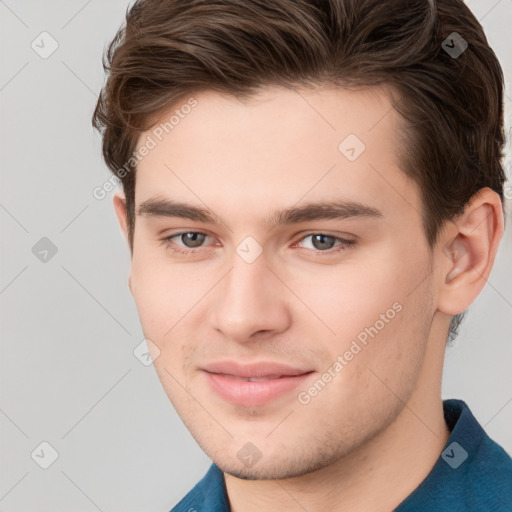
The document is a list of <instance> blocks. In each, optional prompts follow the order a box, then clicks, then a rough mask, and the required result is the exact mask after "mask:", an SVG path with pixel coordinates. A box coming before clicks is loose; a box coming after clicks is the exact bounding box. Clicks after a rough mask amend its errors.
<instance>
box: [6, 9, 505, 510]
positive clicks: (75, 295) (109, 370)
mask: <svg viewBox="0 0 512 512" xmlns="http://www.w3.org/2000/svg"><path fill="white" fill-rule="evenodd" d="M128 5H129V2H128V1H127V0H116V1H109V2H101V1H99V0H89V1H83V0H80V1H69V0H68V1H64V0H61V1H57V0H52V1H51V2H41V1H36V0H33V1H29V0H25V1H18V2H15V1H14V0H9V1H1V0H0V34H1V44H0V52H1V54H0V59H1V65H0V101H1V105H0V108H1V113H0V130H1V131H0V140H1V164H2V166H1V171H2V186H1V188H0V194H1V195H0V222H1V227H2V243H1V246H0V247H1V258H2V265H1V274H0V301H1V308H2V313H3V314H2V344H1V355H0V364H1V367H0V378H1V382H0V390H1V395H0V432H1V436H0V443H1V445H0V461H1V465H0V510H1V511H4V512H6V511H9V512H11V511H12V512H19V511H25V512H26V511H31V512H36V511H37V512H42V511H48V512H50V511H52V512H60V511H70V510H73V511H76V512H78V511H84V512H85V511H96V510H101V511H105V512H106V511H124V512H132V511H133V512H135V511H138V512H140V511H142V510H154V511H157V510H159V511H168V510H169V509H170V508H171V507H172V506H173V505H174V504H175V503H177V502H178V501H179V499H180V498H181V497H183V495H184V494H185V493H186V492H187V491H188V490H189V489H190V488H191V487H192V486H193V485H194V484H195V483H196V482H197V480H199V478H201V477H202V476H203V474H204V473H205V471H206V470H207V468H208V466H209V464H210V461H209V459H208V458H207V457H206V455H205V454H204V453H203V452H202V451H201V449H200V448H199V447H198V446H197V445H196V443H195V441H194V440H193V439H192V437H191V436H190V434H189V433H188V431H187V430H186V428H185V427H184V426H183V425H182V422H181V420H180V419H179V417H178V416H177V414H176V413H175V411H174V409H173V408H172V405H171V404H170V402H169V401H168V399H167V397H166V395H165V394H164V392H163V390H162V388H161V385H160V383H159V381H158V379H157V376H156V373H155V372H154V370H153V368H152V366H144V365H143V364H142V363H141V362H140V361H139V360H138V359H137V358H136V357H135V356H134V354H133V350H134V349H135V347H137V346H138V345H139V344H140V343H141V341H142V340H143V335H142V330H141V327H140V324H139V319H138V316H137V311H136V309H135V305H134V302H133V300H132V297H131V295H130V293H129V289H128V284H127V283H128V269H129V252H128V248H127V246H126V245H125V243H124V240H123V238H122V236H121V233H120V230H119V228H118V226H117V222H116V219H115V216H114V212H113V209H112V195H113V193H110V194H108V196H107V198H105V199H103V200H101V201H100V200H96V199H95V198H94V197H93V196H92V190H93V188H94V187H96V186H101V185H102V184H103V183H104V182H105V181H106V180H107V179H108V178H109V177H110V174H109V173H108V171H107V169H106V166H105V165H104V163H103V161H102V160H101V156H100V138H99V136H98V135H97V134H96V133H94V132H93V130H92V128H91V123H90V119H91V114H92V111H93V108H94V105H95V101H96V98H97V95H98V92H99V90H100V88H101V86H102V84H103V80H104V77H103V69H102V66H101V56H102V53H103V50H104V47H105V46H106V44H107V42H109V41H110V40H111V39H112V37H113V36H114V34H115V32H116V30H117V28H118V27H119V25H120V24H121V23H122V22H123V21H124V14H125V10H126V7H127V6H128ZM468 5H469V6H470V7H471V8H472V10H473V11H474V13H475V15H476V16H477V17H478V18H479V19H480V20H481V22H482V24H483V26H484V29H485V30H486V34H487V36H488V39H489V41H490V44H491V46H492V47H493V48H494V49H495V51H496V53H497V54H498V57H499V58H500V61H501V62H502V65H503V67H504V71H505V75H506V79H507V91H506V94H507V132H508V135H509V138H510V126H511V123H510V119H511V97H512V93H511V89H510V78H511V71H512V69H511V60H510V55H511V54H512V38H511V37H510V27H511V21H512V19H511V18H512V1H511V0H501V1H497V2H496V1H495V0H492V1H487V0H486V1H483V0H480V1H477V0H475V1H471V2H468ZM43 31H47V32H48V33H49V34H51V37H52V38H53V39H54V40H56V41H57V43H58V48H57V50H56V51H55V52H54V53H53V54H52V55H50V56H49V57H48V58H46V59H44V58H42V57H41V56H40V55H39V54H38V53H36V51H34V50H33V49H32V47H31V44H32V41H34V40H35V41H36V43H37V44H39V48H38V51H40V52H42V51H48V50H49V49H51V41H50V39H49V38H48V36H39V34H41V32H43ZM41 38H46V39H44V43H41V42H40V41H41ZM38 41H39V43H38ZM43 44H44V48H42V47H43ZM507 56H508V60H507V58H506V57H507ZM507 151H508V153H507V154H508V156H507V160H506V168H507V172H508V173H509V175H510V169H511V166H510V153H511V152H510V141H509V142H508V150H507ZM511 191H512V189H511V188H510V186H509V188H508V194H509V196H510V195H511ZM508 209H509V211H510V204H509V205H508ZM510 220H511V219H510V213H508V214H507V222H508V227H507V230H506V233H505V237H504V239H503V241H502V245H501V248H500V252H499V254H498V258H497V262H496V264H495V268H494V270H493V273H492V275H491V277H490V280H489V283H488V285H487V286H486V288H485V290H484V291H483V293H482V294H481V296H480V297H479V298H478V300H477V301H476V303H475V304H474V306H473V307H472V308H471V309H470V312H469V314H468V317H467V318H466V320H465V322H464V324H463V328H462V330H461V334H460V336H459V338H458V340H457V341H456V342H455V345H454V347H452V348H450V349H449V350H448V352H447V357H446V366H445V376H444V385H443V397H444V398H461V399H464V400H465V401H466V402H467V403H468V404H469V405H470V407H471V408H472V411H473V413H474V414H475V416H476V417H477V419H478V420H479V421H480V422H481V424H482V425H485V426H486V430H487V432H488V433H489V435H490V436H491V437H493V438H494V439H495V440H496V441H497V442H499V443H500V444H501V445H502V446H503V447H504V448H505V449H506V450H507V451H508V452H509V453H512V428H511V425H512V403H511V402H512V385H511V372H510V366H511V361H512V345H511V343H510V340H511V338H512V336H511V335H512V322H511V311H512V272H511V270H510V261H512V257H511V256H512V236H511V232H510V230H511V228H510ZM43 237H47V238H48V239H50V240H51V242H52V243H53V244H54V245H55V246H56V248H57V253H56V254H55V255H52V252H51V251H50V252H49V253H48V254H47V255H46V260H47V261H46V262H44V261H41V260H40V259H39V258H41V257H43V256H44V253H38V251H42V250H44V249H45V246H44V244H45V243H47V242H44V241H43V242H39V241H40V239H41V238H43ZM38 242H39V244H43V246H39V245H37V246H36V249H37V250H35V252H36V254H38V256H39V258H38V257H36V255H35V254H34V253H33V247H34V246H35V245H36V244H37V243H38ZM507 263H508V264H507ZM43 441H46V442H48V443H50V445H51V446H53V447H54V449H55V450H56V451H57V452H58V458H57V459H56V461H55V462H54V463H53V464H52V465H51V466H50V467H49V468H48V469H42V468H41V467H40V466H39V465H38V464H37V463H36V462H35V460H36V461H38V462H39V463H43V464H44V462H45V460H46V462H48V461H49V459H48V457H50V456H51V453H50V450H49V449H47V448H46V449H45V448H44V446H43V447H42V449H43V451H42V452H41V447H40V443H41V442H43ZM34 450H35V454H36V455H34V456H33V458H32V456H31V454H32V453H33V452H34ZM37 454H39V456H38V455H37Z"/></svg>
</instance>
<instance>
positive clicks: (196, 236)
mask: <svg viewBox="0 0 512 512" xmlns="http://www.w3.org/2000/svg"><path fill="white" fill-rule="evenodd" d="M174 238H178V240H180V241H181V242H183V243H184V244H185V246H184V248H182V246H180V245H178V244H176V243H175V242H173V241H172V240H173V239H174ZM206 238H210V237H209V236H208V235H207V234H206V233H202V232H200V231H183V232H181V233H175V234H174V235H171V236H168V237H166V238H165V239H164V242H165V244H166V246H167V247H168V248H169V249H171V250H172V251H174V252H177V253H180V254H187V253H191V252H195V251H194V248H198V247H201V244H202V243H203V242H204V240H205V239H206ZM188 244H190V245H188Z"/></svg>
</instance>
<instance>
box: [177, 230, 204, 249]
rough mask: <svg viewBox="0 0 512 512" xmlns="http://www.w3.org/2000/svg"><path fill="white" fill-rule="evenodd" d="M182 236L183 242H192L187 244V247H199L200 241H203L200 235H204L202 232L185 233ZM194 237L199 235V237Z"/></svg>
mask: <svg viewBox="0 0 512 512" xmlns="http://www.w3.org/2000/svg"><path fill="white" fill-rule="evenodd" d="M184 236H185V239H184V240H183V242H185V245H187V241H189V242H192V245H189V246H188V247H199V246H200V245H201V242H202V241H203V238H202V237H204V235H203V234H202V233H185V235H184ZM182 237H183V235H182ZM196 237H199V239H198V238H196Z"/></svg>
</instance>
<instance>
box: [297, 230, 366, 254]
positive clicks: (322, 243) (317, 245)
mask: <svg viewBox="0 0 512 512" xmlns="http://www.w3.org/2000/svg"><path fill="white" fill-rule="evenodd" d="M307 238H311V246H312V249H314V250H315V251H314V252H318V253H320V254H322V253H326V254H333V253H337V252H340V251H343V250H345V249H348V248H349V247H351V246H353V245H355V244H356V240H353V239H348V238H341V237H338V236H334V235H329V234H327V233H310V234H309V235H306V236H304V237H302V238H301V239H300V240H299V242H297V243H300V242H303V241H304V240H306V239H307ZM336 241H338V242H339V244H338V245H337V246H336V245H334V244H335V243H336Z"/></svg>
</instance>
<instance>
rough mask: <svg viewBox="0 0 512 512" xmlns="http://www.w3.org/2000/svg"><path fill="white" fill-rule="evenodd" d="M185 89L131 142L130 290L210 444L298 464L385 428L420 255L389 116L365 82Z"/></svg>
mask: <svg viewBox="0 0 512 512" xmlns="http://www.w3.org/2000/svg"><path fill="white" fill-rule="evenodd" d="M194 99H195V101H196V103H194V107H193V108H190V109H188V108H187V109H182V110H181V111H180V112H182V113H183V112H187V113H186V115H185V114H183V116H179V117H180V118H179V122H177V123H175V124H174V125H173V127H172V130H171V129H169V127H167V131H168V133H165V130H164V131H163V135H164V136H162V133H161V132H162V130H161V129H160V130H156V131H155V129H154V130H153V132H151V131H148V132H147V133H145V134H143V135H142V136H141V137H140V139H139V148H140V147H141V146H142V145H144V144H147V142H148V140H149V139H148V136H150V137H151V138H152V139H153V140H154V141H155V142H156V145H155V146H154V147H152V148H151V149H150V151H149V152H148V154H147V155H146V156H145V157H144V159H143V160H142V161H141V162H140V163H139V165H138V170H137V184H136V193H135V203H136V211H137V216H136V222H135V234H134V248H133V256H132V267H131V274H130V289H131V291H132V294H133V296H134V299H135V301H136V305H137V309H138V312H139V316H140V320H141V323H142V327H143V331H144V335H145V337H146V338H147V339H148V340H150V341H149V342H148V345H149V347H150V350H151V352H152V354H153V357H154V366H155V368H156V370H157V372H158V376H159V378H160V380H161V382H162V385H163V387H164V389H165V391H166V393H167V395H168V396H169V399H170V400H171V402H172V403H173V405H174V407H175V408H176V410H177V412H178V414H179V415H180V416H181V418H182V420H183V422H184V423H185V425H186V426H187V428H188V429H189V430H190V432H191V433H192V435H193V436H194V438H195V439H196V441H197V442H198V443H199V445H200V446H201V447H202V448H203V450H204V451H205V452H206V453H207V454H208V456H209V457H211V459H212V460H213V461H214V462H215V463H216V464H217V465H218V466H219V467H220V468H221V469H222V470H223V471H225V472H227V473H230V474H233V475H235V476H240V477H243V478H286V477H292V476H297V475H300V474H305V473H307V472H310V471H313V470H315V469H319V468H322V467H325V466H327V465H329V464H332V463H333V462H335V461H336V460H339V459H341V458H342V457H344V456H346V455H348V454H350V453H351V452H354V450H356V449H358V448H360V447H361V446H364V444H365V443H367V442H368V441H369V440H371V439H372V438H373V437H374V436H375V435H377V434H378V433H379V432H381V431H383V430H384V429H386V427H388V426H389V425H390V424H391V422H392V421H393V420H394V419H395V418H396V417H397V415H398V414H399V413H400V411H401V410H402V408H403V402H402V401H405V402H406V401H407V400H408V398H409V397H410V396H411V393H412V392H413V389H414V387H415V385H416V384H417V382H418V376H419V374H420V369H421V365H422V361H423V358H424V354H425V347H426V345H427V341H428V337H429V329H430V325H431V322H432V318H433V315H434V313H435V308H434V305H433V292H432V285H431V282H430V280H429V278H428V276H429V275H430V273H431V270H432V260H431V252H430V251H429V248H428V245H427V242H426V239H425V235H424V232H423V229H422V224H421V218H420V214H419V213H418V212H420V211H421V201H420V196H419V192H418V190H417V188H416V186H415V184H414V183H413V182H411V181H410V180H409V179H408V178H407V177H406V176H405V174H404V173H403V172H402V171H401V170H400V167H399V165H400V162H399V161H398V158H397V149H398V148H399V144H400V142H399V139H398V137H397V129H398V127H399V123H400V119H399V117H398V115H397V114H396V113H395V111H394V110H392V109H391V103H390V101H389V98H388V96H387V95H386V93H385V91H383V90H381V89H376V88H373V89H367V90H365V91H361V90H360V91H348V90H333V89H316V90H302V91H300V93H298V92H295V91H291V90H285V89H281V88H268V89H265V90H264V91H263V92H261V93H259V94H258V95H257V96H253V97H252V98H251V99H250V101H245V102H241V101H239V100H237V99H235V98H233V97H229V96H224V95H219V94H217V93H213V92H207V93H201V94H198V95H196V96H194ZM185 103H186V102H184V104H185ZM178 109H179V106H178ZM174 110H175V109H174V108H173V112H174ZM173 112H171V113H169V114H167V113H166V114H165V115H162V122H165V121H168V120H169V118H170V116H171V115H172V114H173ZM155 133H156V134H158V137H157V136H155ZM158 139H161V140H158ZM149 145H151V146H153V144H152V143H151V144H149ZM178 203H180V204H178ZM321 204H323V205H324V206H320V205H321ZM315 205H317V206H315ZM196 209H201V210H206V212H204V211H203V212H202V214H201V215H200V213H201V212H198V211H197V210H196ZM208 217H211V218H208ZM250 377H253V378H255V379H257V380H248V379H249V378H250ZM390 389H391V390H393V391H394V393H391V392H390ZM396 396H399V397H400V398H401V400H397V398H396Z"/></svg>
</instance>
